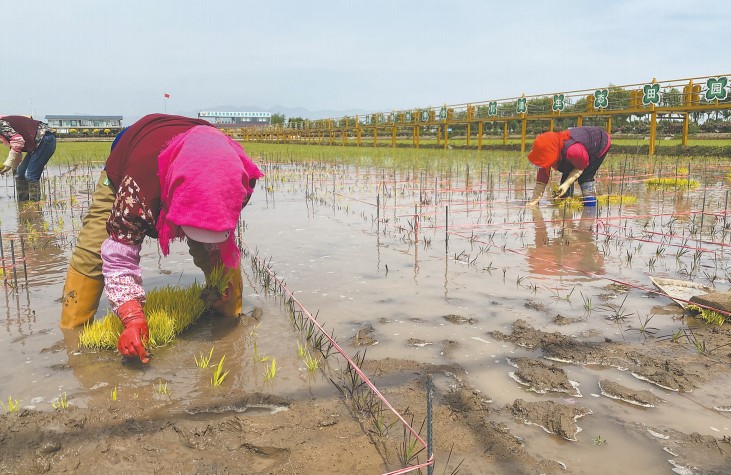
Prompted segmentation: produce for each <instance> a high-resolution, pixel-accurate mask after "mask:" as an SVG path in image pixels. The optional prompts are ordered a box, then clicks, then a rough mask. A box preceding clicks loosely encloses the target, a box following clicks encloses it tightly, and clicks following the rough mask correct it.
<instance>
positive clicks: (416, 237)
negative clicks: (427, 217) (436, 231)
mask: <svg viewBox="0 0 731 475" xmlns="http://www.w3.org/2000/svg"><path fill="white" fill-rule="evenodd" d="M418 243H419V205H416V204H415V205H414V244H418Z"/></svg>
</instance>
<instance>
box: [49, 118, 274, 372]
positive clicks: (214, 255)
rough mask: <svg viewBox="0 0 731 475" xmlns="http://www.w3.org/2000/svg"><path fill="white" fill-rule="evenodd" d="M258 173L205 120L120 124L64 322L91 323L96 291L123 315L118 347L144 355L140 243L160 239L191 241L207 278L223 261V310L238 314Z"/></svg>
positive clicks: (71, 271)
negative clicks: (242, 244)
mask: <svg viewBox="0 0 731 475" xmlns="http://www.w3.org/2000/svg"><path fill="white" fill-rule="evenodd" d="M262 176H263V174H262V173H261V171H260V170H259V168H258V167H257V166H256V165H255V164H254V162H253V161H251V159H250V158H249V157H248V156H247V155H246V153H245V152H244V150H243V148H241V146H240V145H239V144H237V143H236V142H234V141H233V140H231V139H229V138H228V137H226V135H224V134H223V133H221V132H220V131H219V130H217V129H216V128H215V127H213V126H212V125H211V124H210V123H208V122H206V121H204V120H200V119H191V118H188V117H181V116H174V115H164V114H151V115H148V116H145V117H143V118H142V119H140V120H139V121H138V122H136V123H135V124H133V125H131V126H130V127H128V128H126V129H124V131H123V132H122V133H121V136H119V137H118V140H117V141H116V143H115V144H114V146H113V148H112V151H111V153H110V155H109V158H108V159H107V161H106V165H105V169H104V171H103V172H102V173H101V177H100V178H99V182H98V184H97V188H96V191H95V192H94V196H93V199H92V203H91V205H90V207H89V212H88V214H87V215H86V216H85V217H84V220H83V226H82V229H81V231H80V233H79V236H78V239H77V244H76V247H75V249H74V251H73V255H72V256H71V262H70V263H69V268H68V271H67V274H66V282H65V285H64V290H63V300H62V305H63V307H62V312H61V327H62V328H74V327H76V326H78V325H82V324H84V323H86V322H87V321H88V320H90V319H91V318H92V317H93V316H94V313H95V312H96V310H97V307H98V305H99V299H100V297H101V293H102V290H104V291H105V292H106V295H107V298H108V299H109V303H110V305H111V307H112V311H113V312H114V313H116V314H117V315H118V316H119V318H120V319H121V320H122V324H123V325H124V330H123V331H122V334H121V335H120V336H119V342H118V346H117V348H118V350H119V352H120V353H121V354H122V355H124V356H127V357H136V358H139V359H140V361H142V362H143V363H147V362H149V356H148V355H147V353H146V351H145V348H144V342H145V340H146V339H147V337H148V328H147V320H146V317H145V314H144V303H145V291H144V289H143V287H142V272H141V268H140V265H139V264H140V250H141V244H142V241H143V240H144V239H145V237H146V236H149V237H152V238H157V240H158V242H159V245H160V249H161V250H162V253H163V255H167V254H168V253H169V252H170V241H172V240H173V239H176V238H180V239H182V238H187V242H188V246H189V248H190V254H191V255H192V256H193V261H194V263H195V265H196V266H198V267H199V268H201V269H202V270H203V272H204V274H205V275H206V277H208V275H209V274H210V272H211V269H212V268H213V266H214V265H218V264H220V263H222V264H223V265H224V266H225V267H226V269H227V272H229V273H230V275H231V286H230V287H229V289H228V291H227V292H226V294H227V296H226V297H225V298H224V301H223V302H221V304H220V305H219V306H217V308H216V309H217V310H218V312H219V313H222V314H224V315H228V316H238V315H239V314H240V313H241V307H242V302H241V293H242V288H241V287H242V280H241V271H240V269H239V264H240V255H239V250H238V248H237V246H236V244H235V242H234V229H235V227H236V224H237V222H238V219H239V215H240V213H241V211H242V209H243V207H244V206H246V204H247V203H248V201H249V198H250V197H251V194H252V193H253V191H254V186H255V185H256V181H257V180H258V179H259V178H261V177H262Z"/></svg>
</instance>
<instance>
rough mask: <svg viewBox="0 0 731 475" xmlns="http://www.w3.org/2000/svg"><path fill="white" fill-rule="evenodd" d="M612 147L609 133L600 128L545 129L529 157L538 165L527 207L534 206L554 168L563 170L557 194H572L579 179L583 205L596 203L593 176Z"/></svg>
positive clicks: (562, 195) (563, 195) (560, 195)
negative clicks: (552, 130) (550, 130)
mask: <svg viewBox="0 0 731 475" xmlns="http://www.w3.org/2000/svg"><path fill="white" fill-rule="evenodd" d="M611 146H612V140H611V138H610V136H609V134H608V133H607V132H606V131H605V130H604V129H602V128H601V127H574V128H572V129H569V130H565V131H563V132H545V133H543V134H540V135H539V136H538V137H536V140H535V142H533V148H532V150H531V151H530V153H528V160H530V161H531V162H532V163H533V164H534V165H536V166H537V167H538V174H537V175H536V184H535V187H534V188H533V196H532V197H531V199H530V201H528V203H527V205H528V206H535V205H537V204H538V202H539V201H540V199H541V196H543V192H544V191H545V190H546V185H547V184H548V181H549V180H550V178H551V169H552V168H553V169H554V170H558V171H559V172H561V184H560V185H559V187H558V191H557V193H556V196H559V197H565V196H571V195H572V194H573V184H574V182H576V181H577V180H578V182H579V186H580V187H581V194H582V196H583V197H584V206H595V205H596V188H595V186H594V177H595V175H596V172H597V170H599V167H600V166H601V164H602V163H603V162H604V157H606V156H607V152H609V149H610V148H611Z"/></svg>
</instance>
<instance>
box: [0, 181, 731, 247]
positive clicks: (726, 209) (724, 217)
mask: <svg viewBox="0 0 731 475" xmlns="http://www.w3.org/2000/svg"><path fill="white" fill-rule="evenodd" d="M727 214H728V190H726V200H725V201H724V205H723V234H724V235H725V234H726V215H727ZM723 241H724V238H723V237H721V242H723ZM0 244H2V240H1V239H0Z"/></svg>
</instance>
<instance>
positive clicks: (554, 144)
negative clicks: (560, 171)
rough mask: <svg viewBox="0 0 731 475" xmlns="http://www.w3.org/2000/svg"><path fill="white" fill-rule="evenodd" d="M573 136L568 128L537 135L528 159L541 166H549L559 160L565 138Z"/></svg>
mask: <svg viewBox="0 0 731 475" xmlns="http://www.w3.org/2000/svg"><path fill="white" fill-rule="evenodd" d="M570 137H571V134H570V133H569V131H568V130H564V131H563V132H545V133H543V134H540V135H539V136H538V137H536V140H535V141H534V142H533V149H532V150H531V151H530V153H529V154H528V160H530V161H531V162H532V163H533V164H534V165H536V166H537V167H540V168H548V167H550V166H551V165H553V164H554V163H556V162H557V161H558V158H559V155H560V154H561V149H562V148H563V142H564V140H567V139H568V138H570Z"/></svg>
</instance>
